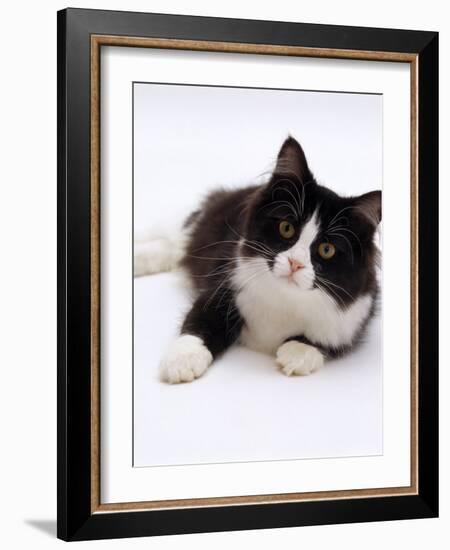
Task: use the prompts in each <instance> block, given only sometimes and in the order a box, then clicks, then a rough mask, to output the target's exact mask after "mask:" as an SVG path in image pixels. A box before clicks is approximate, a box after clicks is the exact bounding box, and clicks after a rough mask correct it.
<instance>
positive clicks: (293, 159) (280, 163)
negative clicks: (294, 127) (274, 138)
mask: <svg viewBox="0 0 450 550" xmlns="http://www.w3.org/2000/svg"><path fill="white" fill-rule="evenodd" d="M274 174H276V175H285V176H291V177H292V176H295V177H297V178H298V179H299V180H300V182H301V183H306V182H308V181H311V180H312V179H313V176H312V174H311V172H310V170H309V167H308V163H307V162H306V156H305V153H304V152H303V149H302V148H301V146H300V143H299V142H298V141H297V140H296V139H294V138H293V137H291V136H289V137H288V138H287V139H286V140H285V141H284V143H283V145H282V146H281V149H280V152H279V153H278V157H277V164H276V166H275V170H274Z"/></svg>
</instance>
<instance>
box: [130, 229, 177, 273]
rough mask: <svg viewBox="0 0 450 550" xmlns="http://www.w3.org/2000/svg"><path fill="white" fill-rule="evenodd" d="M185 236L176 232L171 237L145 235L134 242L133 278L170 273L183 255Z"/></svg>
mask: <svg viewBox="0 0 450 550" xmlns="http://www.w3.org/2000/svg"><path fill="white" fill-rule="evenodd" d="M186 240H187V234H186V232H185V231H177V232H176V233H174V234H173V236H170V237H169V236H159V235H158V236H156V235H155V236H153V237H152V236H151V235H146V236H144V237H141V238H140V239H136V240H135V242H134V268H133V270H134V276H135V277H142V276H143V275H151V274H153V273H161V272H163V271H172V270H173V269H175V268H176V267H178V264H179V262H180V260H181V258H182V257H183V255H184V251H185V248H186Z"/></svg>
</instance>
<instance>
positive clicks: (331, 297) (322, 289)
mask: <svg viewBox="0 0 450 550" xmlns="http://www.w3.org/2000/svg"><path fill="white" fill-rule="evenodd" d="M315 285H316V286H317V287H318V288H319V290H320V291H321V292H323V294H325V296H326V297H327V298H328V299H329V300H331V302H332V303H333V304H334V305H335V307H336V308H338V303H337V302H336V300H335V299H334V298H333V296H332V295H331V294H330V293H329V292H327V290H326V288H325V287H324V286H322V284H321V283H319V282H318V281H317V280H316V281H315Z"/></svg>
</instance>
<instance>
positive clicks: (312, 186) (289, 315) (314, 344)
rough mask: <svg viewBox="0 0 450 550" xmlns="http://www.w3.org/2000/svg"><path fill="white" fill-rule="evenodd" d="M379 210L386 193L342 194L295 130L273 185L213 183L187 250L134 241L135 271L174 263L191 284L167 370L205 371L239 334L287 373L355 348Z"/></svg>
mask: <svg viewBox="0 0 450 550" xmlns="http://www.w3.org/2000/svg"><path fill="white" fill-rule="evenodd" d="M380 220H381V191H372V192H370V193H366V194H364V195H361V196H357V197H341V196H338V195H337V194H336V193H335V192H333V191H332V190H330V189H328V188H326V187H323V186H321V185H319V184H318V183H317V182H316V181H315V179H314V177H313V175H312V173H311V171H310V170H309V167H308V164H307V161H306V158H305V154H304V152H303V150H302V148H301V146H300V145H299V143H298V142H297V141H296V140H295V139H293V138H292V137H289V138H288V139H287V140H286V141H285V142H284V144H283V146H282V147H281V150H280V152H279V154H278V159H277V163H276V167H275V169H274V172H273V174H272V176H271V178H270V180H269V181H268V183H267V184H265V185H259V186H250V187H246V188H244V189H239V190H219V191H215V192H213V193H211V194H210V195H209V196H208V197H207V198H206V199H205V200H204V202H203V204H202V205H201V207H200V209H199V210H198V211H196V212H194V213H193V214H191V215H190V217H189V218H188V220H187V221H186V223H185V224H184V243H183V247H182V248H180V247H172V246H170V245H169V241H167V243H166V244H167V246H164V243H161V242H160V243H150V245H144V246H141V248H139V247H138V248H137V254H136V256H135V274H144V273H148V272H155V271H159V270H164V269H166V268H169V267H171V265H172V264H173V263H178V264H179V265H180V266H181V267H183V268H184V269H185V270H186V271H187V273H188V274H189V276H190V279H191V281H192V283H193V286H194V288H195V291H196V298H195V301H194V303H193V305H192V308H191V310H190V311H189V312H188V314H187V315H186V318H185V320H184V323H183V325H182V327H181V333H180V336H179V337H178V339H177V340H176V341H175V342H174V343H173V345H172V346H171V348H170V349H169V351H168V353H167V354H166V356H165V357H164V358H163V360H162V362H161V370H162V377H163V379H164V380H165V381H167V382H170V383H177V382H190V381H192V380H194V379H195V378H198V377H200V376H201V375H202V374H204V372H205V371H206V370H207V368H208V367H209V366H210V365H211V363H212V362H213V360H214V358H215V357H217V356H218V355H220V354H221V353H222V352H224V351H225V350H226V349H227V348H228V347H229V346H231V345H232V344H233V343H235V342H240V343H242V344H243V345H245V346H247V347H249V348H251V349H254V350H258V351H262V352H265V353H268V354H272V355H274V356H276V362H277V364H278V365H279V366H280V367H281V370H282V372H283V373H285V374H286V375H306V374H310V373H312V372H313V371H315V370H316V369H318V368H319V367H321V366H322V365H323V363H324V360H325V358H327V357H337V356H339V355H342V354H344V353H346V352H348V351H350V350H351V349H352V348H353V346H354V345H355V344H357V343H358V342H359V341H360V339H361V336H362V335H363V332H364V329H365V327H366V325H367V322H368V320H369V319H370V317H371V316H372V315H373V312H374V308H375V302H376V299H377V293H378V283H377V274H376V265H377V258H378V249H377V247H376V245H375V243H374V235H375V231H376V229H377V226H378V224H379V222H380ZM155 246H157V247H158V248H157V249H155V248H154V247H155ZM149 247H150V248H149ZM152 247H153V248H152ZM155 251H156V252H155Z"/></svg>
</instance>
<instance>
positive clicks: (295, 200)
mask: <svg viewBox="0 0 450 550" xmlns="http://www.w3.org/2000/svg"><path fill="white" fill-rule="evenodd" d="M285 181H287V182H289V183H292V184H293V182H292V181H291V180H289V179H282V180H279V182H278V183H282V182H285ZM293 185H294V186H295V184H293ZM295 188H296V189H297V186H295ZM277 191H284V192H286V193H289V195H291V197H292V200H293V201H294V204H295V205H296V207H297V212H298V215H299V216H300V215H301V209H300V202H298V201H297V199H296V198H295V197H294V195H293V193H292V192H291V191H289V189H287V188H286V187H283V188H280V189H274V190H273V192H272V197H273V198H275V197H274V195H275V193H276V192H277ZM297 192H298V189H297Z"/></svg>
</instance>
